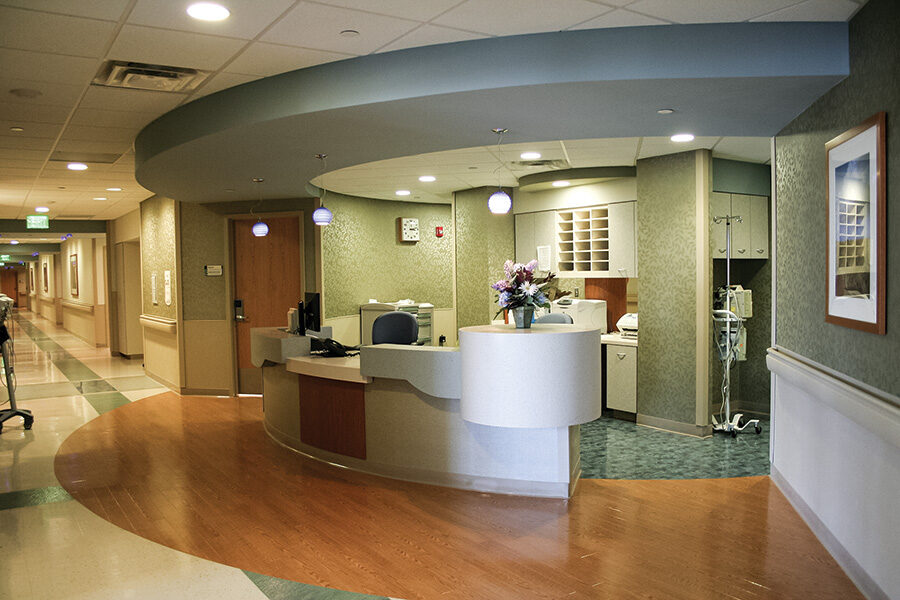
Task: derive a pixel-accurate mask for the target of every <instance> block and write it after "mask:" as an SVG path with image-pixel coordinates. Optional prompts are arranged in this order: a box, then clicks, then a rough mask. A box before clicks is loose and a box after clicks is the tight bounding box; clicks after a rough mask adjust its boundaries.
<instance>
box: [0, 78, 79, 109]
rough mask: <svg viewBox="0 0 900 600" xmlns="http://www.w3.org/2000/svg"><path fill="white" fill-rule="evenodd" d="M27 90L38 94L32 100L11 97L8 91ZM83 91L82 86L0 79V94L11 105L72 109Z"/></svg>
mask: <svg viewBox="0 0 900 600" xmlns="http://www.w3.org/2000/svg"><path fill="white" fill-rule="evenodd" d="M14 89H28V90H34V91H36V92H40V93H39V94H38V95H37V96H36V97H34V98H24V97H21V96H15V95H13V94H12V93H11V92H10V90H14ZM83 91H84V84H82V85H67V84H62V83H49V82H46V81H27V80H24V79H10V78H7V77H6V76H5V74H4V76H3V77H0V93H2V94H3V98H4V100H6V101H7V102H9V103H11V104H26V105H30V106H36V105H45V106H68V107H72V106H74V105H75V103H76V102H78V99H79V98H80V97H81V93H82V92H83Z"/></svg>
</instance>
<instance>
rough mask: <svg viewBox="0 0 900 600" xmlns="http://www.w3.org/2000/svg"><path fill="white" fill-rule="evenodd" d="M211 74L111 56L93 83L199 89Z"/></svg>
mask: <svg viewBox="0 0 900 600" xmlns="http://www.w3.org/2000/svg"><path fill="white" fill-rule="evenodd" d="M208 75H209V71H199V70H197V69H189V68H186V67H168V66H164V65H149V64H146V63H139V62H124V61H119V60H108V61H106V62H105V63H103V65H102V66H101V67H100V70H99V71H98V72H97V75H96V76H95V77H94V80H93V81H92V82H91V83H92V84H93V85H102V86H106V87H117V88H126V89H132V90H148V91H152V92H179V93H185V92H190V91H193V90H194V89H196V88H197V86H198V85H200V83H201V82H203V80H204V79H206V77H207V76H208Z"/></svg>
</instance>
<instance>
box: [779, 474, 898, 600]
mask: <svg viewBox="0 0 900 600" xmlns="http://www.w3.org/2000/svg"><path fill="white" fill-rule="evenodd" d="M769 466H770V475H769V478H770V479H771V480H772V483H774V484H775V486H776V487H777V488H778V489H779V491H781V493H782V494H784V497H785V498H787V501H788V502H790V504H791V506H793V507H794V510H796V511H797V513H798V514H799V515H800V518H801V519H803V520H804V521H805V522H806V524H807V525H808V526H809V528H810V529H811V530H812V532H813V534H814V535H815V536H816V537H817V538H818V539H819V541H820V542H821V543H822V545H823V546H825V549H826V550H828V552H829V554H831V556H832V557H833V558H834V560H835V561H837V563H838V565H839V566H840V567H841V568H842V569H843V570H844V573H846V574H847V576H848V577H849V578H850V580H851V581H852V582H853V583H854V584H855V585H856V587H858V588H859V590H860V591H861V592H862V594H863V595H864V596H865V597H866V598H868V600H890V596H888V594H887V593H886V592H885V591H884V590H882V589H881V587H880V586H879V585H878V584H877V583H875V581H874V580H873V579H872V578H871V577H870V576H869V574H868V573H867V572H866V570H865V569H863V568H862V565H860V564H859V563H858V562H857V561H856V559H855V558H853V556H852V555H851V554H850V553H849V552H848V551H847V549H846V548H844V546H843V545H842V544H841V543H840V541H838V539H837V538H836V537H835V536H834V534H833V533H831V530H829V529H828V527H827V526H826V525H825V523H823V522H822V521H821V519H819V517H818V516H816V513H815V512H813V510H812V508H810V507H809V505H808V504H807V503H806V502H805V501H804V500H803V498H802V497H801V496H800V494H799V493H797V491H796V490H795V489H794V488H793V487H791V484H790V483H788V481H787V479H786V478H785V477H784V476H783V475H782V474H781V473H780V472H779V471H778V469H777V468H775V465H774V464H770V465H769Z"/></svg>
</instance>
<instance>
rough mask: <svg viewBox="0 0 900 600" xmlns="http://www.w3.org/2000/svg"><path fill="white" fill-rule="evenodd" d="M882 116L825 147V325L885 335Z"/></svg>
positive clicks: (884, 215) (883, 117)
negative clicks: (826, 223) (826, 183)
mask: <svg viewBox="0 0 900 600" xmlns="http://www.w3.org/2000/svg"><path fill="white" fill-rule="evenodd" d="M884 139H885V113H883V112H880V113H878V114H876V115H873V116H872V117H869V118H868V119H866V120H865V121H864V122H863V123H861V124H860V125H858V126H857V127H854V128H853V129H850V130H849V131H846V132H844V133H842V134H841V135H839V136H838V137H836V138H834V139H833V140H831V141H830V142H828V143H827V144H825V153H826V157H827V163H828V241H827V246H826V257H827V275H828V283H827V292H828V295H827V300H828V301H827V305H826V309H825V321H827V322H828V323H834V324H835V325H842V326H844V327H851V328H853V329H859V330H861V331H868V332H870V333H878V334H884V333H885V291H886V288H885V283H886V281H885V274H886V272H887V269H886V265H885V261H886V258H887V257H886V251H885V235H886V227H885V223H886V208H887V207H886V206H885V203H886V198H887V197H886V195H885V187H886V185H885V184H886V182H885V178H886V177H887V171H886V169H885V143H884Z"/></svg>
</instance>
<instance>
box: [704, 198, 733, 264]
mask: <svg viewBox="0 0 900 600" xmlns="http://www.w3.org/2000/svg"><path fill="white" fill-rule="evenodd" d="M730 214H731V194H725V193H723V192H713V193H712V194H711V195H710V197H709V222H710V237H711V238H712V257H713V258H725V219H722V220H721V221H719V222H718V223H716V222H715V221H713V219H714V218H716V217H724V216H725V215H730Z"/></svg>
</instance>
